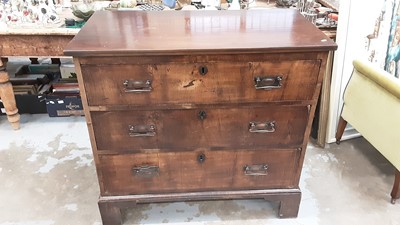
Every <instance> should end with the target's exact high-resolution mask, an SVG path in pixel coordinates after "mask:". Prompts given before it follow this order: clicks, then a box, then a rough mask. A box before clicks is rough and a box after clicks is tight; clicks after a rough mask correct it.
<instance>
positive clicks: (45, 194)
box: [0, 114, 400, 225]
mask: <svg viewBox="0 0 400 225" xmlns="http://www.w3.org/2000/svg"><path fill="white" fill-rule="evenodd" d="M393 173H394V168H393V166H391V165H390V164H389V163H388V162H387V161H386V160H385V159H384V158H383V157H382V156H381V155H380V154H379V153H378V152H377V151H376V150H375V149H374V148H373V147H372V146H371V145H370V144H369V143H368V142H366V141H365V140H364V139H363V138H358V139H354V140H349V141H344V142H342V144H341V145H340V146H337V145H336V144H331V145H328V146H327V148H326V149H320V148H318V147H315V146H314V145H313V144H312V143H311V144H310V145H309V147H308V149H307V153H306V158H305V162H304V167H303V171H302V176H301V182H300V188H301V189H302V192H303V197H302V200H301V205H300V212H299V216H298V218H295V219H279V218H277V210H278V204H276V203H274V202H266V201H263V200H240V201H234V200H232V201H205V202H188V203H183V202H178V203H165V204H147V205H139V206H138V207H136V208H132V209H128V210H126V211H125V212H124V214H125V217H126V220H125V223H124V224H148V225H150V224H151V225H154V224H162V223H170V224H187V223H189V222H190V223H191V224H196V225H197V224H199V225H200V224H201V225H203V224H207V225H214V224H215V225H217V224H218V225H239V224H240V225H241V224H257V225H258V224H267V225H281V224H282V225H283V224H285V225H299V224H303V225H317V224H323V225H330V224H335V225H338V224H353V225H356V224H363V225H368V224H371V225H376V224H379V225H380V224H382V225H389V224H400V203H397V204H396V205H392V204H390V203H389V201H390V196H389V193H390V191H391V188H392V183H393V180H394V175H393ZM98 194H99V189H98V183H97V178H96V172H95V166H94V162H93V159H92V154H91V147H90V142H89V136H88V133H87V129H86V124H85V119H84V117H70V118H49V117H48V116H47V115H45V114H41V115H22V118H21V129H20V130H17V131H13V130H12V129H11V126H10V125H9V124H8V122H7V119H6V117H5V116H0V225H53V224H54V225H67V224H68V225H69V224H71V225H79V224H84V225H99V224H101V220H100V214H99V212H98V208H97V198H98Z"/></svg>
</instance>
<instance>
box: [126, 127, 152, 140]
mask: <svg viewBox="0 0 400 225" xmlns="http://www.w3.org/2000/svg"><path fill="white" fill-rule="evenodd" d="M128 127H129V136H131V137H153V136H155V135H156V126H154V125H129V126H128Z"/></svg>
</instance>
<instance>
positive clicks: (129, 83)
mask: <svg viewBox="0 0 400 225" xmlns="http://www.w3.org/2000/svg"><path fill="white" fill-rule="evenodd" d="M123 85H124V91H125V92H127V93H130V92H133V93H142V92H150V91H151V90H152V89H153V88H152V87H151V80H124V82H123Z"/></svg>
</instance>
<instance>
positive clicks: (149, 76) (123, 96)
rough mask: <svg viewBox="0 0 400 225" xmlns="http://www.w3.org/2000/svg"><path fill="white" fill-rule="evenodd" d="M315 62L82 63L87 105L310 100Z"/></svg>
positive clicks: (317, 62) (316, 64)
mask: <svg viewBox="0 0 400 225" xmlns="http://www.w3.org/2000/svg"><path fill="white" fill-rule="evenodd" d="M319 67H320V61H318V60H297V61H269V62H249V63H243V62H219V63H179V64H178V63H169V64H154V65H135V64H131V65H82V73H83V74H85V76H84V77H83V79H84V85H85V89H86V93H87V99H88V104H89V105H109V106H110V105H147V104H151V105H153V104H167V103H176V104H179V103H191V104H196V103H209V102H214V103H243V102H265V101H289V100H310V99H312V97H313V94H314V91H315V87H316V83H317V77H318V71H319Z"/></svg>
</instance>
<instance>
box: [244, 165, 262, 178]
mask: <svg viewBox="0 0 400 225" xmlns="http://www.w3.org/2000/svg"><path fill="white" fill-rule="evenodd" d="M267 170H268V165H267V164H261V165H250V166H249V165H245V166H244V167H243V171H244V175H246V176H265V175H268V171H267Z"/></svg>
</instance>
